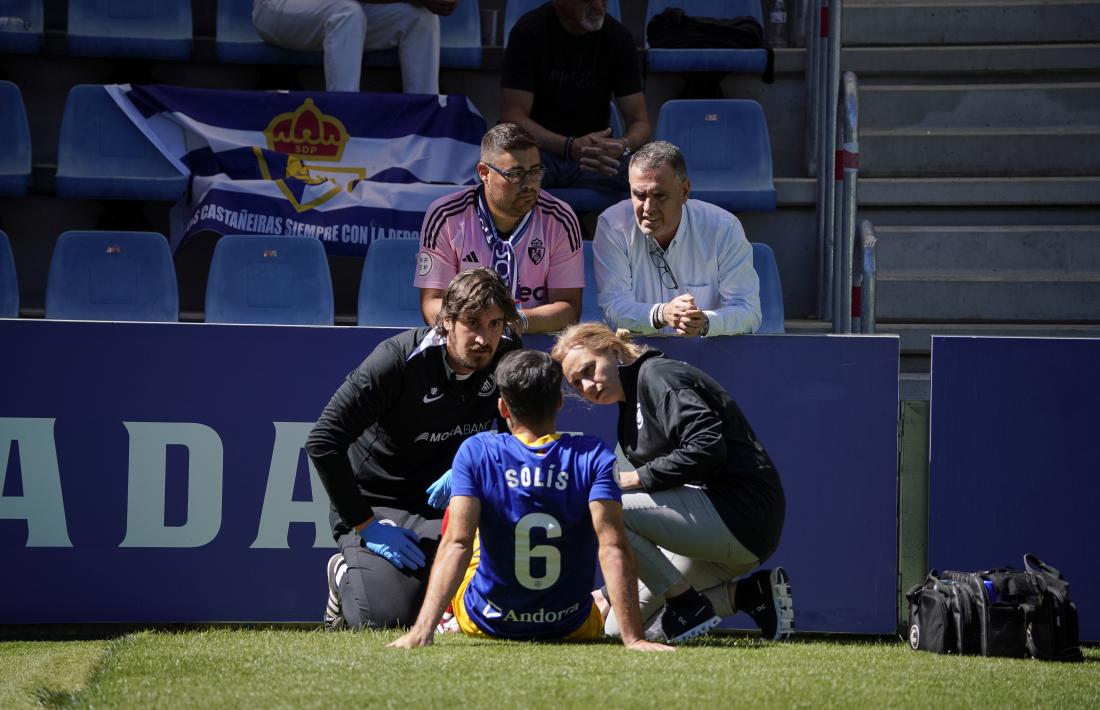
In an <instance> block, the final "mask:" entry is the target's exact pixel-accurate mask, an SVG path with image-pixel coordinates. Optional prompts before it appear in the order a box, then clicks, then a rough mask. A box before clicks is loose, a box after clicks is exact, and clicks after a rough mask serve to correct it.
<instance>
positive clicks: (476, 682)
mask: <svg viewBox="0 0 1100 710" xmlns="http://www.w3.org/2000/svg"><path fill="white" fill-rule="evenodd" d="M396 636H397V634H396V632H361V633H350V632H342V633H324V632H322V631H319V630H284V629H226V628H218V629H210V630H202V631H182V632H155V631H144V632H139V633H133V634H127V635H124V636H119V637H117V638H114V639H110V640H101V641H2V642H0V708H5V709H8V708H11V709H16V708H33V707H94V708H134V707H158V708H160V707H167V708H175V707H180V708H184V707H186V708H191V707H195V708H219V707H239V708H245V707H248V708H269V707H287V708H299V707H318V708H320V707H325V708H337V707H343V708H378V707H393V708H399V707H400V708H457V707H463V708H481V707H484V708H498V709H502V708H512V707H523V708H556V709H560V708H575V707H586V708H587V707H592V708H619V707H621V708H648V707H663V708H674V707H700V708H708V707H745V708H757V707H777V708H788V707H813V708H817V707H844V708H849V707H868V708H881V707H897V708H921V707H933V706H936V707H942V708H968V707H973V708H982V709H983V710H989V708H1032V707H1034V708H1059V709H1061V708H1097V707H1100V649H1096V648H1090V649H1086V651H1085V656H1086V658H1085V662H1084V663H1078V664H1068V665H1066V664H1055V663H1041V662H1038V661H1026V660H1012V659H1001V658H974V657H964V658H960V657H955V656H937V655H933V654H927V653H915V652H913V651H911V650H909V648H908V647H907V646H906V645H904V644H903V643H901V642H881V641H880V642H873V641H845V642H838V641H835V640H821V639H813V638H803V639H797V638H796V640H795V641H792V642H789V643H765V642H762V641H760V640H758V639H754V638H750V637H739V636H717V637H710V638H705V639H703V640H700V641H698V642H693V643H689V644H685V645H682V646H681V647H680V648H679V649H678V650H677V651H676V652H675V653H672V654H641V653H632V652H628V651H626V650H625V649H623V648H622V646H620V645H618V644H617V643H613V642H610V641H608V642H606V643H596V644H574V645H567V644H531V643H514V642H504V641H479V640H473V639H467V638H464V637H461V636H454V635H447V636H437V641H436V645H435V646H433V647H431V648H427V649H420V650H416V651H394V650H390V649H386V648H384V646H385V644H386V642H388V641H390V640H392V639H393V638H396Z"/></svg>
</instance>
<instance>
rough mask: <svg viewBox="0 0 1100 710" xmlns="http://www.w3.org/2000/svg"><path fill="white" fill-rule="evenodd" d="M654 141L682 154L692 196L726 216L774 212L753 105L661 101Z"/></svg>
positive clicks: (764, 131)
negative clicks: (724, 211) (729, 213)
mask: <svg viewBox="0 0 1100 710" xmlns="http://www.w3.org/2000/svg"><path fill="white" fill-rule="evenodd" d="M654 138H655V139H657V140H666V141H669V142H671V143H674V144H675V145H676V146H678V147H679V148H680V151H681V152H683V154H684V159H685V160H687V168H688V177H690V178H691V196H692V197H695V198H697V199H700V200H704V201H706V202H712V203H714V204H716V205H720V206H722V207H724V208H726V209H728V210H731V211H738V210H757V211H765V212H766V211H773V210H775V183H774V182H773V181H772V150H771V141H770V139H769V138H768V125H767V122H766V121H765V120H764V110H763V109H762V108H760V104H758V103H756V102H755V101H748V100H743V99H717V100H691V101H666V102H665V104H664V105H663V106H661V112H660V114H659V115H658V117H657V128H656V130H655V131H654Z"/></svg>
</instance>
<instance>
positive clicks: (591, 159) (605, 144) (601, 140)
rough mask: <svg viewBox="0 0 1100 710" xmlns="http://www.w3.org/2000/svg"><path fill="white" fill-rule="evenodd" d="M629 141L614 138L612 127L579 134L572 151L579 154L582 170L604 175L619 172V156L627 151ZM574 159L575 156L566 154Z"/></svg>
mask: <svg viewBox="0 0 1100 710" xmlns="http://www.w3.org/2000/svg"><path fill="white" fill-rule="evenodd" d="M626 149H627V142H626V140H625V139H623V138H612V137H611V129H610V128H605V129H603V130H602V131H596V132H595V133H589V134H587V135H583V136H579V137H578V138H576V139H575V140H574V141H573V148H572V153H573V155H579V156H580V157H579V161H580V167H581V170H587V171H589V172H594V173H603V174H604V175H618V174H619V158H621V157H622V155H623V153H625V152H626ZM566 157H567V158H570V159H572V158H573V156H572V155H569V156H566Z"/></svg>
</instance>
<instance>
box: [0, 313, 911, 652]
mask: <svg viewBox="0 0 1100 710" xmlns="http://www.w3.org/2000/svg"><path fill="white" fill-rule="evenodd" d="M395 332H397V331H395V330H390V329H381V328H333V327H281V326H232V325H213V324H186V323H180V324H139V323H91V322H60V321H35V320H7V321H0V342H2V343H4V344H5V347H4V348H3V350H2V354H0V477H2V480H0V559H2V560H3V567H4V578H5V580H6V581H5V585H4V587H5V588H4V593H3V595H0V624H32V623H33V624H38V623H100V622H104V623H105V622H120V623H169V622H184V623H186V622H282V621H286V622H302V621H319V620H320V615H321V610H322V607H323V603H324V601H323V600H324V597H325V580H324V573H323V570H324V562H325V560H326V559H327V557H328V556H329V555H331V554H332V551H333V550H334V543H333V541H332V539H331V537H330V533H329V528H328V502H327V497H326V496H325V493H324V489H323V488H322V486H321V484H320V481H319V480H318V478H317V475H316V473H315V472H314V471H313V470H312V466H310V465H309V464H308V459H307V457H306V455H305V452H304V450H303V449H302V445H303V444H304V441H305V438H306V436H307V434H308V432H309V429H310V427H311V426H312V424H313V422H314V420H315V419H316V417H317V416H318V414H319V413H320V411H321V409H322V408H323V407H324V405H325V404H326V403H327V401H328V399H329V397H330V396H331V395H332V393H333V392H334V391H335V390H336V388H337V386H338V385H339V384H340V382H341V381H342V380H343V378H344V377H345V375H346V374H347V373H348V372H349V371H350V370H352V369H353V368H354V367H356V366H357V365H358V363H359V362H360V361H361V360H362V359H363V358H364V357H365V356H366V355H367V353H369V352H370V351H371V350H372V349H373V348H374V346H375V345H376V344H378V343H379V342H380V341H381V340H382V339H384V338H385V337H388V336H390V335H393V334H394V333H395ZM650 342H651V343H652V344H654V345H656V346H657V347H660V348H662V349H663V350H664V351H665V352H666V354H667V355H668V356H670V357H674V358H679V359H683V360H687V361H690V362H692V363H695V364H697V365H699V366H700V367H702V368H703V369H705V370H707V371H708V372H711V373H712V374H714V375H715V376H716V377H717V378H718V379H719V380H720V381H721V382H722V383H723V384H724V385H725V386H726V387H727V388H728V389H729V390H730V392H731V393H732V394H733V396H734V397H735V399H736V400H737V401H738V402H739V404H740V405H741V407H742V408H743V410H744V411H745V413H746V415H747V416H748V418H749V421H750V422H751V423H752V425H753V428H754V429H755V430H756V432H757V433H758V435H759V436H760V437H761V439H762V441H763V442H764V445H765V446H766V447H767V449H768V451H769V452H770V453H771V454H772V457H773V458H774V460H775V462H776V464H777V466H778V468H779V471H780V475H781V478H782V480H783V484H784V488H785V490H786V494H787V518H786V527H785V532H784V535H783V542H782V544H781V546H780V548H779V550H778V551H777V552H776V554H775V555H774V556H773V558H772V559H771V560H770V561H769V564H782V565H784V566H785V567H787V568H788V570H789V571H790V573H791V578H792V588H793V591H794V596H795V605H796V609H797V624H798V628H799V629H801V630H807V631H830V632H858V633H886V634H890V633H893V632H894V631H895V626H896V597H895V589H896V583H897V560H896V549H897V548H896V532H895V529H896V525H895V508H896V505H895V502H896V467H897V411H898V389H897V370H898V341H897V338H895V337H835V336H828V337H820V336H790V335H788V336H775V337H771V336H755V337H752V338H715V339H707V340H705V341H698V340H697V341H694V342H692V341H680V340H673V339H662V340H659V341H657V340H654V341H650ZM526 344H527V345H528V346H529V347H535V348H541V349H546V348H548V347H549V345H550V339H549V338H547V337H545V336H539V337H529V338H528V339H526ZM616 414H617V409H616V408H614V407H590V406H588V405H586V404H584V403H582V402H580V401H579V400H576V399H572V398H571V399H570V400H569V401H568V403H567V406H566V409H565V410H564V412H563V415H562V417H561V420H560V428H561V429H562V430H564V431H585V432H588V433H593V434H598V435H601V436H603V437H604V438H605V440H607V441H608V442H613V441H614V440H615V434H614V429H615V420H616ZM424 426H425V430H426V431H431V426H432V425H431V422H430V421H425V424H424ZM735 618H736V617H735ZM744 620H745V622H747V623H751V622H748V619H747V618H745V619H744Z"/></svg>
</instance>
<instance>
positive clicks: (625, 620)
mask: <svg viewBox="0 0 1100 710" xmlns="http://www.w3.org/2000/svg"><path fill="white" fill-rule="evenodd" d="M588 509H589V511H590V512H591V513H592V527H593V529H594V530H595V531H596V538H597V539H598V540H599V544H600V569H601V570H602V571H603V577H604V582H606V583H607V592H608V594H609V595H610V596H611V607H612V608H613V609H614V610H615V615H616V617H617V618H618V619H619V627H620V629H621V631H622V639H623V645H624V646H626V647H627V648H628V649H630V650H631V651H674V650H675V649H674V648H672V646H666V645H664V644H661V643H653V642H652V641H646V640H645V631H644V630H643V629H642V612H641V610H640V609H639V608H638V575H637V573H636V572H635V570H634V553H633V551H632V550H631V548H630V543H629V542H628V541H627V539H626V529H625V528H624V527H623V505H622V503H619V502H618V501H611V500H594V501H592V502H590V503H589V504H588ZM432 574H433V577H434V574H435V570H434V569H433V570H432ZM440 611H442V610H440Z"/></svg>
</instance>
